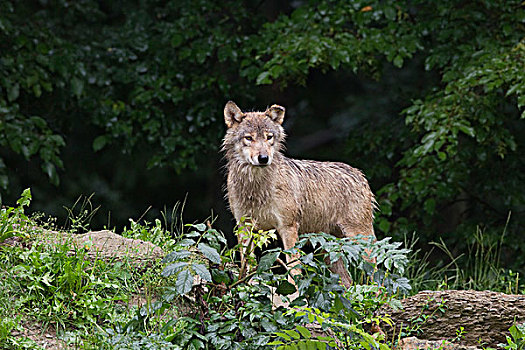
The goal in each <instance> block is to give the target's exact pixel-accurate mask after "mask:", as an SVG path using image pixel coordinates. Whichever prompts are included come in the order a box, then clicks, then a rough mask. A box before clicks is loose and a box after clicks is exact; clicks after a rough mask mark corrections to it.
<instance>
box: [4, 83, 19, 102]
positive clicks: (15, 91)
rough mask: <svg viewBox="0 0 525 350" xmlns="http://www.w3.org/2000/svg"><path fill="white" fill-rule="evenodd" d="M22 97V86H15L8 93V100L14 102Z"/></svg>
mask: <svg viewBox="0 0 525 350" xmlns="http://www.w3.org/2000/svg"><path fill="white" fill-rule="evenodd" d="M19 95H20V85H18V84H14V85H12V86H11V87H10V88H9V89H8V91H7V100H8V101H9V102H13V101H14V100H16V99H17V98H18V96H19Z"/></svg>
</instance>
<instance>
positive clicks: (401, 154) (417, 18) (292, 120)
mask: <svg viewBox="0 0 525 350" xmlns="http://www.w3.org/2000/svg"><path fill="white" fill-rule="evenodd" d="M524 67H525V11H524V7H523V3H522V1H519V0H483V1H458V0H443V1H439V2H431V1H419V0H415V1H414V0H410V1H409V0H406V1H393V0H385V1H361V0H354V1H331V0H319V1H293V2H281V1H264V0H263V1H259V0H257V1H211V0H198V1H185V0H182V1H156V0H143V1H128V0H118V1H97V0H82V1H65V0H57V1H2V2H1V3H0V203H1V204H2V205H7V206H15V205H16V203H17V200H19V198H20V196H21V194H22V192H23V191H24V189H26V188H30V189H31V194H32V199H31V205H30V207H29V208H28V209H27V210H26V214H27V215H29V214H30V213H44V215H46V216H47V215H49V216H52V217H55V218H56V225H57V226H58V227H61V228H65V229H71V228H72V227H73V225H74V224H75V218H77V220H78V218H80V217H82V225H77V226H75V228H76V229H77V233H83V232H85V231H87V230H88V229H92V230H99V229H104V228H106V229H109V230H114V231H115V232H117V233H123V232H126V231H127V230H129V229H130V228H131V227H132V225H133V224H137V223H140V224H143V225H144V226H148V225H149V224H150V223H153V222H155V220H156V219H162V221H163V223H165V224H166V226H169V225H172V224H174V223H175V222H176V221H177V220H178V219H179V215H181V217H182V222H184V223H187V224H195V225H199V223H202V222H205V221H206V220H207V218H211V219H210V220H211V221H212V223H213V227H214V229H216V230H219V231H222V232H223V233H224V234H225V236H226V239H227V240H228V242H229V246H232V245H233V244H234V242H235V241H236V240H235V238H234V234H233V230H234V225H235V223H234V220H233V218H232V215H231V213H230V212H229V211H228V209H227V200H225V197H224V196H225V190H224V184H225V178H226V176H225V169H224V166H225V161H224V159H223V154H221V151H220V148H221V143H222V137H223V136H224V133H225V129H226V127H225V125H224V119H223V108H224V105H225V103H226V102H227V101H229V100H233V101H235V102H236V103H237V104H238V105H239V106H240V107H241V108H242V109H243V110H245V111H251V110H253V111H261V110H265V109H266V108H267V107H268V106H270V105H272V104H279V105H281V106H284V107H285V108H286V117H285V121H284V124H283V127H284V129H285V130H286V132H287V135H288V137H287V142H286V146H287V147H286V155H287V156H290V157H294V158H300V159H315V160H330V161H340V162H345V163H348V164H350V165H352V166H353V167H356V168H359V169H361V170H362V171H363V172H364V174H365V175H366V177H367V179H368V181H369V183H370V187H371V189H372V191H373V192H374V193H375V195H376V200H377V202H378V210H377V212H376V215H375V222H374V225H375V232H376V235H377V237H378V239H380V240H381V239H383V238H385V237H392V240H393V241H395V242H407V245H410V246H411V248H412V249H413V250H419V251H420V254H421V256H423V255H425V254H426V255H425V256H426V258H427V259H428V263H429V266H428V269H429V270H428V271H427V275H425V271H420V272H419V273H420V275H419V276H420V277H421V276H427V277H428V276H430V274H431V271H433V270H431V269H437V268H445V267H446V268H450V267H451V266H453V267H454V268H455V270H454V271H455V272H454V273H455V274H454V276H455V277H454V278H456V280H458V279H459V277H458V274H457V271H459V270H461V271H463V275H462V278H461V281H462V282H461V283H462V284H463V285H462V286H459V285H457V284H456V285H455V287H458V288H459V287H462V288H465V289H469V288H473V289H481V290H483V289H490V288H492V286H493V285H492V284H491V283H492V282H487V281H490V280H493V281H496V280H497V281H499V282H501V283H500V285H505V284H508V283H509V281H519V280H520V279H522V276H523V275H524V274H525V234H524V230H525V157H524V156H523V155H524V152H525V123H524V118H525V109H524V106H525V79H524V76H525V69H524ZM177 203H178V204H177ZM174 208H176V209H177V210H174ZM130 219H132V220H133V221H130ZM77 224H78V221H77ZM198 227H199V228H202V227H201V226H198ZM202 230H204V228H203V229H202ZM202 230H200V231H202ZM197 231H199V230H197ZM134 238H137V237H134ZM199 242H200V241H199ZM479 252H481V253H479ZM477 254H478V255H477ZM479 254H482V255H483V254H485V255H484V258H486V259H487V260H486V261H490V264H491V268H492V267H494V269H495V270H494V271H496V272H494V271H492V270H491V271H492V272H487V273H488V275H487V276H488V277H487V279H486V280H485V281H481V280H480V279H476V277H475V271H479V270H478V268H479V266H478V264H479V263H481V261H482V260H483V259H481V260H477V259H476V258H474V257H475V256H476V257H477V256H479ZM205 255H206V254H205ZM273 262H275V259H274V261H272V263H273ZM451 262H452V263H451ZM450 264H452V265H450ZM270 266H271V264H270ZM491 273H493V274H492V275H491ZM168 275H169V273H168ZM470 276H473V277H472V278H471V277H470ZM449 277H450V276H449ZM425 278H426V277H421V279H422V280H423V279H425ZM428 278H430V277H428ZM444 281H445V282H443V283H445V284H446V283H447V282H446V281H447V280H446V278H445V280H444ZM449 282H450V281H449ZM499 282H494V283H495V284H497V283H499ZM450 283H452V282H450ZM512 283H514V282H512ZM516 283H517V285H516V291H519V288H521V287H520V286H522V285H523V282H521V284H520V282H516ZM499 289H501V291H502V292H506V290H504V288H503V287H502V288H499ZM516 294H519V293H517V292H516ZM0 328H1V327H0ZM195 348H199V347H195ZM217 348H219V347H217Z"/></svg>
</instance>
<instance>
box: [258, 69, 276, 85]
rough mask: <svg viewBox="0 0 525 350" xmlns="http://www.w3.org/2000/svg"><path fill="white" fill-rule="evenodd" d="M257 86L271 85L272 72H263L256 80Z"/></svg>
mask: <svg viewBox="0 0 525 350" xmlns="http://www.w3.org/2000/svg"><path fill="white" fill-rule="evenodd" d="M255 83H256V84H257V85H264V84H271V83H272V80H271V79H270V72H262V73H261V74H259V76H258V77H257V79H255Z"/></svg>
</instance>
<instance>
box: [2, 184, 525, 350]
mask: <svg viewBox="0 0 525 350" xmlns="http://www.w3.org/2000/svg"><path fill="white" fill-rule="evenodd" d="M90 198H91V197H89V198H88V199H87V201H85V200H84V201H83V202H82V203H81V205H80V208H79V209H77V210H73V209H74V208H73V209H71V210H70V211H69V212H70V213H71V215H78V216H77V217H76V218H75V217H72V218H70V219H69V220H68V225H69V230H70V232H71V231H75V232H81V231H85V230H88V229H89V222H90V220H91V218H92V215H91V214H90V213H89V212H86V210H85V208H88V207H90V206H91V204H90V202H89V200H90ZM30 201H31V193H30V191H29V190H26V191H24V193H23V194H22V196H21V198H20V200H19V201H18V202H17V206H15V207H3V208H2V211H1V216H0V243H2V242H4V244H0V259H2V261H3V262H4V263H3V264H2V266H1V267H0V269H1V270H2V271H1V274H0V349H38V344H37V343H35V341H34V340H33V339H32V338H30V337H27V336H24V335H23V331H24V328H26V327H27V325H29V324H31V325H34V324H36V325H38V327H40V328H41V329H42V330H44V331H45V330H46V329H51V330H53V331H56V333H57V336H58V337H59V339H61V341H62V342H63V343H64V344H67V345H68V346H70V347H73V348H78V349H108V350H109V349H263V348H264V349H336V348H337V349H381V350H387V349H391V348H392V347H393V346H394V345H395V339H385V335H384V334H383V332H382V331H381V329H380V328H381V325H384V324H388V323H390V322H391V321H390V320H389V318H388V317H386V316H381V317H380V316H378V313H377V311H378V310H379V308H381V307H382V306H384V305H389V306H391V307H398V306H399V305H400V302H399V299H400V297H401V296H402V295H406V294H410V293H415V292H417V291H419V290H421V289H422V288H426V287H432V288H433V289H440V288H441V289H443V288H451V287H458V286H460V285H462V286H464V287H484V286H489V287H492V288H496V289H497V288H500V289H504V290H503V291H507V292H508V291H515V290H517V291H518V292H520V290H519V288H520V285H519V283H520V281H519V276H518V275H513V274H509V276H510V278H507V275H505V274H504V270H503V269H501V268H500V267H499V265H497V261H496V260H495V259H498V258H499V250H498V251H497V252H496V251H495V250H494V249H501V248H500V247H501V243H499V245H496V246H494V245H490V244H489V245H487V241H486V240H485V237H484V235H483V234H482V232H481V231H480V232H478V234H477V236H476V241H475V244H477V246H473V249H474V250H473V252H477V253H476V254H471V256H470V257H469V258H470V259H473V260H471V262H469V263H468V264H467V267H468V270H466V269H462V268H460V258H461V257H454V258H453V257H452V255H450V257H451V262H450V263H448V264H447V265H444V266H438V267H431V262H430V259H429V255H423V256H422V255H421V252H420V251H418V250H417V249H415V246H416V240H414V239H413V240H411V243H410V242H405V247H408V249H407V248H402V244H401V243H396V242H393V243H392V242H390V240H389V239H388V238H387V239H383V240H379V241H377V242H370V241H369V240H367V239H366V238H364V237H356V238H354V239H352V240H350V239H337V238H335V237H333V236H331V235H327V234H323V233H315V234H308V235H304V236H303V237H302V238H301V240H300V241H299V242H298V243H297V245H296V247H295V248H294V249H291V250H282V249H268V248H267V245H268V243H269V242H271V241H272V240H275V239H276V237H277V236H276V233H275V232H274V231H257V230H254V229H253V227H251V226H250V225H249V224H243V226H242V227H239V228H237V229H236V232H235V234H240V231H242V233H243V235H248V240H249V241H250V242H251V244H249V245H247V246H242V245H237V246H235V247H229V246H228V245H227V241H226V238H225V237H224V235H223V234H222V233H221V232H220V231H218V230H216V229H215V228H213V226H212V223H210V222H209V221H207V222H206V223H200V224H189V225H183V224H182V223H181V222H180V221H176V220H175V219H176V218H177V216H176V213H175V209H174V210H172V212H171V213H167V212H166V213H163V216H162V219H163V220H160V219H157V220H154V222H153V223H149V222H140V220H137V221H135V220H132V219H130V226H129V228H125V229H124V231H123V233H122V235H123V236H125V237H128V238H134V239H142V240H145V241H150V242H153V243H155V244H156V245H158V246H160V247H161V248H163V249H164V251H166V252H169V254H167V255H166V256H165V257H164V259H163V260H162V261H158V262H152V263H151V264H149V265H147V266H137V265H136V264H135V263H134V262H133V261H131V260H129V259H126V258H125V257H124V258H121V259H118V260H116V259H110V260H107V259H102V258H99V257H97V255H96V254H95V255H94V257H93V254H91V255H89V254H88V253H89V249H90V247H89V245H86V246H75V245H74V244H72V243H71V242H70V241H64V242H58V243H57V242H55V243H54V244H51V245H50V244H49V243H46V241H45V240H43V239H42V237H45V232H46V230H45V229H43V228H42V225H39V224H37V221H38V220H36V219H35V218H34V217H31V218H29V217H27V216H26V215H25V213H24V209H25V208H27V206H28V205H29V204H30ZM79 203H80V202H79ZM77 204H78V203H76V205H77ZM168 217H169V218H171V220H168ZM247 222H248V221H247ZM13 238H16V244H13V243H12V242H11V240H13ZM256 247H257V248H262V251H263V253H262V255H261V256H260V257H257V256H255V254H254V248H256ZM436 247H438V248H440V249H442V250H443V251H447V248H446V246H445V245H444V244H443V245H439V244H438V245H436ZM476 247H477V248H476ZM287 256H290V257H292V256H293V257H295V258H296V260H295V261H291V262H289V263H288V264H287V263H285V261H289V260H291V259H286V257H287ZM297 256H298V258H297ZM364 257H366V259H365V258H364ZM327 258H329V259H330V261H332V262H335V261H337V260H339V259H341V261H343V263H344V265H345V266H346V267H347V268H348V270H349V271H350V273H351V275H352V278H353V281H354V284H353V285H352V286H351V287H349V288H345V287H343V286H342V285H341V283H340V280H339V278H338V276H337V275H334V274H332V273H331V272H330V270H329V266H328V265H327V264H326V262H325V261H328V259H327ZM476 259H477V260H476ZM370 261H374V263H373V264H372V263H371V262H370ZM487 263H488V264H489V267H487V266H486V264H487ZM292 266H293V267H294V268H296V269H297V268H298V269H300V271H301V273H300V274H296V273H291V271H293V269H291V267H292ZM467 271H477V273H471V272H467ZM407 277H408V278H407ZM494 278H496V282H491V283H492V284H486V281H488V280H489V279H492V280H493V279H494ZM513 281H516V282H513ZM514 283H515V284H514ZM506 288H508V289H506ZM521 291H522V290H521ZM414 327H417V325H414ZM413 330H415V329H413ZM520 332H521V333H520ZM510 333H511V336H509V338H508V344H505V345H502V346H501V347H503V348H505V349H522V348H523V341H524V340H523V328H522V326H519V325H516V326H514V328H512V329H511V331H510Z"/></svg>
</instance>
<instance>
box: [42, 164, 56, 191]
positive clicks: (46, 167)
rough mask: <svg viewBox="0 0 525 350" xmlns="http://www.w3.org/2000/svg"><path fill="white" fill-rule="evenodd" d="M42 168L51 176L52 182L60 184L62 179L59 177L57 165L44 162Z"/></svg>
mask: <svg viewBox="0 0 525 350" xmlns="http://www.w3.org/2000/svg"><path fill="white" fill-rule="evenodd" d="M42 169H43V170H44V172H45V173H46V174H47V176H48V177H49V179H50V181H51V183H52V184H53V185H55V186H58V184H59V181H60V180H59V179H58V174H57V169H56V167H55V165H54V164H53V163H51V162H45V163H44V164H42Z"/></svg>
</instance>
